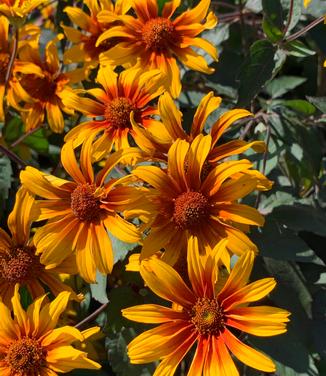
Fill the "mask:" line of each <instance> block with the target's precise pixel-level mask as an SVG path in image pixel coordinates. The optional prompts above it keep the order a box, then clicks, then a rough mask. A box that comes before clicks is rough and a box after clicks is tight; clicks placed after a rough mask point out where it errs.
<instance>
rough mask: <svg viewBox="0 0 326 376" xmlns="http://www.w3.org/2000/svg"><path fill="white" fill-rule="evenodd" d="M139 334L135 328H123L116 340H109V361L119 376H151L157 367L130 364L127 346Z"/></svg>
mask: <svg viewBox="0 0 326 376" xmlns="http://www.w3.org/2000/svg"><path fill="white" fill-rule="evenodd" d="M137 334H138V333H136V331H135V330H134V329H133V328H123V329H122V330H121V332H120V333H118V334H117V335H116V337H115V338H107V350H108V359H109V362H110V365H111V367H112V369H113V371H114V372H115V374H116V375H117V376H131V375H132V376H151V375H153V374H154V370H155V367H154V366H153V365H152V364H149V365H137V364H130V362H129V358H128V355H127V345H128V343H129V342H131V340H132V339H133V338H135V336H136V335H137Z"/></svg>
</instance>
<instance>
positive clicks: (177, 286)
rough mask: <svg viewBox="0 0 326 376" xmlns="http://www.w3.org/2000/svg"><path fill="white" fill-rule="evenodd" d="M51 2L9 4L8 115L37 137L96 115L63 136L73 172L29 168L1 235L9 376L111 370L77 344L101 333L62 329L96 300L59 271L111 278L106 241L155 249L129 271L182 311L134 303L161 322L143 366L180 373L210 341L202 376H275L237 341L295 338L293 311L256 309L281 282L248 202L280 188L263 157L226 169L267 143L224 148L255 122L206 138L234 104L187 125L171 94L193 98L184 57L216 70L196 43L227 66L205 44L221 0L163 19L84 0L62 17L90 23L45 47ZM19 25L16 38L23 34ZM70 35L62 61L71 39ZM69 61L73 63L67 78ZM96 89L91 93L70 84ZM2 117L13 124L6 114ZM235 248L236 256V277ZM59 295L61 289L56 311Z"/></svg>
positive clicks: (0, 86) (139, 344)
mask: <svg viewBox="0 0 326 376" xmlns="http://www.w3.org/2000/svg"><path fill="white" fill-rule="evenodd" d="M41 3H44V0H29V1H23V0H3V1H1V2H0V13H1V14H3V15H4V16H1V17H0V43H1V50H0V94H1V99H3V100H4V107H5V109H7V108H8V107H9V106H11V108H13V109H14V110H15V111H17V112H19V113H20V115H21V118H22V120H23V122H24V124H25V127H26V131H29V130H32V129H34V128H35V127H38V126H40V125H41V124H43V122H44V119H45V118H46V119H47V123H48V125H49V127H50V128H51V129H52V131H53V132H58V133H61V132H63V131H64V126H65V124H64V117H63V114H62V112H64V113H66V114H68V115H71V114H73V113H74V112H80V113H82V114H83V115H84V116H86V117H87V118H88V120H87V121H86V122H83V123H81V124H79V125H77V126H76V127H74V128H72V129H71V130H70V131H69V132H68V133H67V134H66V136H65V144H64V145H63V147H62V150H61V163H62V166H63V168H64V170H65V171H66V174H67V175H68V176H69V177H70V178H68V179H65V177H58V176H54V175H50V174H48V173H45V172H42V171H39V170H38V169H36V168H34V167H30V166H28V167H27V168H26V169H24V170H23V171H22V172H21V174H20V180H21V184H22V186H21V188H20V189H19V190H18V192H17V194H16V202H15V206H14V208H13V211H12V212H11V214H10V216H9V218H8V228H9V231H10V235H9V234H7V232H5V231H4V230H1V229H0V295H1V298H2V302H1V303H0V310H1V320H0V371H1V375H8V376H9V375H19V376H31V375H35V376H36V375H42V376H45V375H47V376H53V375H56V374H57V372H59V373H62V372H63V373H65V372H69V371H70V370H72V369H74V368H88V369H96V368H100V365H99V364H98V363H96V362H94V361H91V360H90V359H88V358H87V354H86V353H85V352H83V351H81V350H78V349H77V348H76V347H72V346H71V343H73V342H75V341H85V340H86V339H87V338H88V337H89V336H90V335H92V334H94V333H96V332H97V331H98V330H99V329H98V328H91V329H88V330H85V331H82V332H81V331H79V330H78V329H77V328H74V327H71V326H64V327H61V328H55V326H56V325H57V322H58V318H59V315H60V314H61V313H62V312H63V311H64V310H65V308H66V306H67V304H68V302H69V299H74V300H76V301H80V300H81V299H82V297H81V296H80V295H77V294H76V292H74V291H72V289H71V288H70V287H69V286H68V285H66V284H64V283H63V282H62V281H61V280H60V278H59V273H65V274H70V275H73V274H79V275H80V276H81V277H82V278H83V279H84V280H85V281H86V282H87V283H94V282H95V280H96V271H97V270H98V271H99V272H100V273H103V274H105V275H106V274H109V273H110V272H111V271H112V268H113V264H114V255H113V253H114V252H113V250H112V244H111V240H110V237H109V236H108V232H109V233H111V234H113V235H114V236H115V237H117V238H118V239H120V240H122V241H124V242H127V243H138V244H140V245H141V246H142V248H141V252H140V254H135V253H134V254H132V255H131V256H130V258H129V263H128V264H127V270H129V271H136V272H140V274H141V276H142V278H143V279H144V282H145V283H146V285H147V286H148V287H149V288H150V289H151V290H152V291H153V292H154V293H155V294H157V295H158V296H159V297H161V298H163V299H165V300H167V301H168V302H169V304H170V306H169V307H168V306H160V305H154V304H147V305H140V306H135V307H131V308H127V309H124V310H123V312H122V314H123V315H124V316H125V317H126V318H128V319H130V320H134V321H138V322H142V323H150V324H159V326H158V327H156V328H154V329H151V330H149V331H146V332H144V333H143V334H141V335H139V336H138V337H136V338H135V339H134V340H133V341H132V342H131V343H130V344H129V346H128V354H129V357H130V361H131V362H132V363H147V362H152V361H155V360H161V363H160V364H159V365H158V367H157V369H156V371H155V375H161V376H163V375H173V374H174V373H175V371H176V369H177V367H178V365H179V364H180V362H181V360H182V359H183V358H184V356H185V355H186V354H187V353H188V352H189V351H190V349H192V348H193V346H194V345H195V343H197V347H196V351H195V353H194V356H193V360H192V363H191V365H190V369H189V371H188V376H190V375H194V376H198V375H201V374H204V375H207V376H208V375H221V376H223V375H224V376H230V375H234V376H235V375H238V374H239V373H238V371H237V369H236V367H235V364H234V362H233V360H232V358H231V355H230V352H232V353H233V354H234V355H235V357H236V358H238V359H239V360H240V361H242V362H244V363H245V364H247V365H248V366H250V367H254V368H256V369H258V370H261V371H264V372H274V371H275V365H274V364H273V362H272V361H271V360H270V359H269V358H268V357H267V356H265V355H264V354H262V353H261V352H259V351H257V350H255V349H253V348H251V347H249V346H248V345H246V344H244V343H243V342H242V341H241V340H240V339H239V335H238V334H239V333H240V332H241V331H243V332H246V333H249V334H253V335H256V336H273V335H277V334H281V333H284V332H285V331H286V322H287V321H288V316H289V313H288V312H287V311H285V310H282V309H279V308H275V307H270V306H253V307H252V306H249V303H251V302H255V301H257V300H260V299H262V298H264V297H265V296H267V295H268V294H269V292H270V291H271V290H272V289H273V288H274V287H275V281H274V279H273V278H266V279H262V280H259V281H256V282H252V283H249V278H250V273H251V270H252V267H253V263H254V259H255V255H256V253H257V252H258V250H257V247H256V246H255V244H253V243H252V242H251V240H250V239H249V238H248V236H247V235H246V233H247V232H248V231H249V227H250V226H252V225H253V226H262V225H263V223H264V218H263V217H262V215H261V214H260V213H259V212H258V211H257V210H256V209H255V208H252V207H250V206H248V205H244V204H240V203H238V201H239V200H240V199H242V198H243V197H245V196H246V195H248V194H249V193H251V192H253V191H255V190H268V189H270V188H271V185H272V183H271V182H270V181H269V180H268V179H267V178H266V177H265V176H264V175H262V174H261V173H260V172H258V171H257V170H255V169H253V165H252V163H251V162H250V161H249V160H246V159H240V160H239V159H233V160H230V159H228V160H226V159H227V158H228V157H230V156H237V155H238V154H240V153H242V152H244V151H245V150H247V149H249V148H252V149H253V150H254V151H256V152H263V151H264V150H265V144H264V142H261V141H254V142H246V141H244V140H232V141H229V142H226V143H221V142H220V140H221V137H222V135H223V133H224V132H225V131H226V130H227V129H228V128H229V127H230V126H231V125H232V124H233V123H234V122H235V121H237V120H239V119H243V118H246V117H250V116H251V115H252V114H251V113H250V112H248V111H247V110H244V109H234V110H231V111H227V112H225V113H223V115H222V116H221V117H220V118H219V119H218V120H217V121H216V122H215V124H214V125H213V127H212V128H211V129H210V131H209V133H208V134H207V132H205V130H204V127H205V123H206V120H207V118H208V116H209V115H210V114H211V113H212V112H213V111H215V110H216V109H217V108H218V107H219V106H220V103H221V98H220V97H216V96H214V93H212V92H210V93H208V94H207V95H206V96H204V98H203V99H202V100H201V102H200V104H199V106H198V108H197V110H196V113H195V115H194V117H193V122H192V125H191V129H190V130H189V131H188V132H186V131H185V130H184V129H183V126H182V113H181V112H180V111H179V109H178V108H177V106H176V104H175V102H174V100H173V98H177V97H178V96H179V94H180V91H181V82H180V71H179V67H178V63H177V60H178V61H179V62H180V63H181V64H182V65H184V66H186V67H188V68H190V69H193V70H197V71H200V72H204V73H211V72H212V71H213V70H212V68H210V67H209V66H208V65H207V62H206V61H205V59H204V58H203V57H202V56H201V55H200V54H198V53H197V52H195V50H194V49H193V47H195V48H196V51H197V48H201V49H203V50H205V51H206V52H207V53H208V54H209V55H210V56H211V57H212V58H213V59H217V52H216V48H215V47H214V46H213V45H212V44H210V43H209V42H208V41H207V40H205V39H202V38H200V37H198V35H199V34H200V33H202V32H203V31H204V30H206V29H211V28H213V27H215V25H216V23H217V19H216V17H215V15H214V14H213V13H212V12H209V7H210V0H201V1H199V3H198V5H197V6H195V7H194V8H193V9H190V10H186V11H184V12H181V13H179V15H178V16H175V15H174V14H175V13H176V11H177V8H179V6H180V4H181V1H180V0H172V1H169V2H166V3H165V5H164V6H163V9H161V10H159V9H158V5H157V1H156V0H135V1H131V0H130V1H129V0H117V1H116V2H115V3H112V2H111V1H110V0H84V10H81V9H79V8H76V7H66V8H65V10H64V11H65V13H66V14H67V15H68V17H69V18H70V20H71V22H72V24H74V25H76V27H70V26H65V25H61V26H62V29H63V31H64V34H65V36H64V35H63V34H58V36H57V37H56V38H55V39H54V40H51V41H50V42H48V43H47V44H46V46H45V49H44V52H42V53H41V52H40V46H39V44H40V43H39V41H40V30H39V28H38V26H35V25H32V24H26V23H25V21H26V16H27V15H28V14H29V12H30V11H31V10H32V9H33V8H35V7H36V6H39V5H40V4H41ZM9 21H10V22H11V23H12V25H13V29H14V30H15V32H16V39H14V38H15V37H14V36H13V37H12V39H11V40H10V41H9V39H10V38H8V30H9ZM64 37H66V39H65V40H66V46H67V49H66V50H65V52H64V54H63V61H64V63H65V65H64V67H62V64H61V63H60V59H59V53H58V49H57V44H58V42H60V41H62V40H63V39H64ZM14 49H16V52H17V56H15V60H14V62H13V65H12V73H11V75H10V76H8V75H7V73H8V66H10V60H11V57H12V56H13V55H12V54H13V50H14ZM71 64H72V65H73V66H74V67H75V68H74V69H73V70H70V71H68V68H67V67H68V66H70V65H71ZM117 67H120V68H118V69H116V68H117ZM115 70H117V71H118V72H119V73H116V72H115ZM96 72H97V73H96ZM96 74H97V77H96V80H94V78H93V77H94V75H96ZM6 78H7V80H6ZM82 80H88V87H91V88H90V89H88V90H85V89H82V88H81V86H77V87H73V86H72V84H78V83H80V82H81V81H82ZM0 116H1V117H2V120H4V118H5V113H4V111H3V109H2V111H1V113H0ZM114 171H115V172H117V171H118V172H119V173H120V177H119V178H117V177H116V175H117V174H113V172H114ZM113 175H114V176H115V177H114V176H113ZM37 222H40V223H39V224H38V225H37V227H36V231H34V229H33V230H31V226H32V225H33V223H37ZM233 255H236V256H238V261H237V262H236V263H235V265H234V266H233V267H232V268H231V257H232V256H233ZM21 287H25V288H27V289H28V291H29V293H30V295H31V296H32V297H33V299H35V300H34V302H33V303H32V304H31V305H30V306H29V307H28V309H27V311H25V310H24V309H23V308H22V306H21V304H20V298H19V289H20V288H21ZM45 288H46V289H47V291H51V293H52V295H53V296H56V298H55V299H54V300H53V301H52V302H51V303H50V302H48V301H47V300H48V299H49V296H48V295H44V294H45ZM50 296H51V295H50ZM171 303H172V304H171ZM11 309H13V314H14V316H13V317H12V315H11Z"/></svg>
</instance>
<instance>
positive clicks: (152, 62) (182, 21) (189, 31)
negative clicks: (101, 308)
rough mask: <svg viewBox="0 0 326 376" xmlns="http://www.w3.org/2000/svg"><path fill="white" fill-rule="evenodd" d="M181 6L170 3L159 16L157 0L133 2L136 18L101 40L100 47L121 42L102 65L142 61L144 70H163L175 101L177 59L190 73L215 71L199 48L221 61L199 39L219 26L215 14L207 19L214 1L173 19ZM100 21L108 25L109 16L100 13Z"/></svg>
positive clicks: (203, 0)
mask: <svg viewBox="0 0 326 376" xmlns="http://www.w3.org/2000/svg"><path fill="white" fill-rule="evenodd" d="M180 3H181V1H180V0H173V1H169V2H166V3H165V5H164V7H163V10H162V14H161V15H159V11H158V4H157V1H156V0H137V1H133V6H132V7H133V9H134V11H135V13H136V18H135V17H133V16H129V15H125V16H121V17H120V20H121V21H122V22H123V25H117V26H113V27H111V28H110V29H108V30H106V31H105V32H104V33H103V34H102V35H101V36H100V37H99V38H98V40H97V45H100V44H101V43H103V42H104V41H106V40H108V41H110V40H115V38H118V39H117V40H118V41H117V42H116V43H115V46H114V47H113V48H111V49H110V50H109V51H107V52H104V53H102V54H101V55H100V61H101V64H104V65H106V64H109V65H130V64H131V65H135V64H136V63H137V61H138V62H139V64H140V66H141V67H142V68H144V67H147V69H160V70H161V71H162V72H163V73H164V74H165V86H166V88H167V90H169V91H170V92H171V94H172V96H173V97H177V96H178V95H179V94H180V91H181V82H180V71H179V68H178V65H177V59H178V60H180V62H181V63H183V64H184V65H185V66H187V67H188V68H190V69H194V70H196V71H200V72H204V73H212V72H213V71H214V69H212V68H210V67H209V66H208V65H207V63H206V61H205V59H204V58H203V57H202V56H200V55H199V54H197V53H196V52H195V51H194V50H193V49H192V47H199V48H201V49H203V50H205V51H206V52H207V53H209V54H210V55H211V56H212V57H213V59H215V60H216V59H217V52H216V48H215V47H214V46H213V45H212V44H210V43H209V42H208V41H207V40H205V39H202V38H199V37H198V35H199V34H200V33H201V32H203V31H204V30H206V29H211V28H213V27H214V26H215V25H216V22H217V20H216V17H215V16H214V15H213V13H212V12H210V13H209V14H208V15H207V13H208V8H209V6H210V0H201V1H200V2H199V4H198V5H197V6H196V7H195V8H193V9H190V10H187V11H185V12H183V13H182V14H181V15H180V16H177V17H176V18H172V16H173V15H174V13H175V11H176V9H177V8H178V7H179V5H180ZM98 19H99V21H101V22H102V21H103V22H105V20H106V19H107V15H106V14H101V13H100V14H99V15H98Z"/></svg>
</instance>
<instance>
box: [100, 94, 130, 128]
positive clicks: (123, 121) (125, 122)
mask: <svg viewBox="0 0 326 376" xmlns="http://www.w3.org/2000/svg"><path fill="white" fill-rule="evenodd" d="M131 111H136V108H135V107H134V106H133V104H132V103H131V101H130V99H128V98H124V97H118V98H115V99H113V100H112V101H111V102H110V103H109V104H108V106H107V108H106V110H105V117H106V119H107V120H108V121H109V122H110V124H111V125H112V126H113V127H114V128H117V129H125V128H130V126H131V124H130V113H131Z"/></svg>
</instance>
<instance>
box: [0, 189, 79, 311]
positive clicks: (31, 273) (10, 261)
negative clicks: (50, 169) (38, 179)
mask: <svg viewBox="0 0 326 376" xmlns="http://www.w3.org/2000/svg"><path fill="white" fill-rule="evenodd" d="M34 210H35V207H34V198H33V197H32V196H31V194H30V193H29V192H28V191H27V190H25V189H24V188H20V189H19V190H18V192H17V194H16V202H15V206H14V208H13V211H12V212H11V214H10V215H9V217H8V228H9V230H10V233H11V236H9V235H8V234H7V233H6V232H5V231H4V230H2V229H1V228H0V297H1V299H2V301H3V302H4V303H5V304H7V305H10V301H11V298H12V296H13V294H14V288H15V285H16V284H19V285H20V286H22V287H23V286H25V287H27V289H28V291H29V292H30V294H31V296H32V297H33V298H37V297H39V296H41V295H43V294H44V293H45V290H44V286H47V287H48V288H49V289H50V291H52V293H53V294H54V295H58V294H59V293H60V292H61V291H64V290H66V291H69V292H72V289H71V288H70V287H69V286H67V285H66V284H64V283H63V282H61V280H60V277H59V275H58V274H59V273H66V274H76V272H77V268H76V263H75V260H74V258H72V257H67V258H66V259H63V260H62V262H61V263H60V264H58V266H57V267H56V268H54V269H50V270H48V269H46V266H45V265H43V264H42V263H41V262H40V257H39V256H38V255H37V254H36V249H35V246H34V242H33V239H30V227H31V223H32V220H33V216H34V213H33V211H34ZM73 297H74V299H78V298H77V296H76V294H73Z"/></svg>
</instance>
